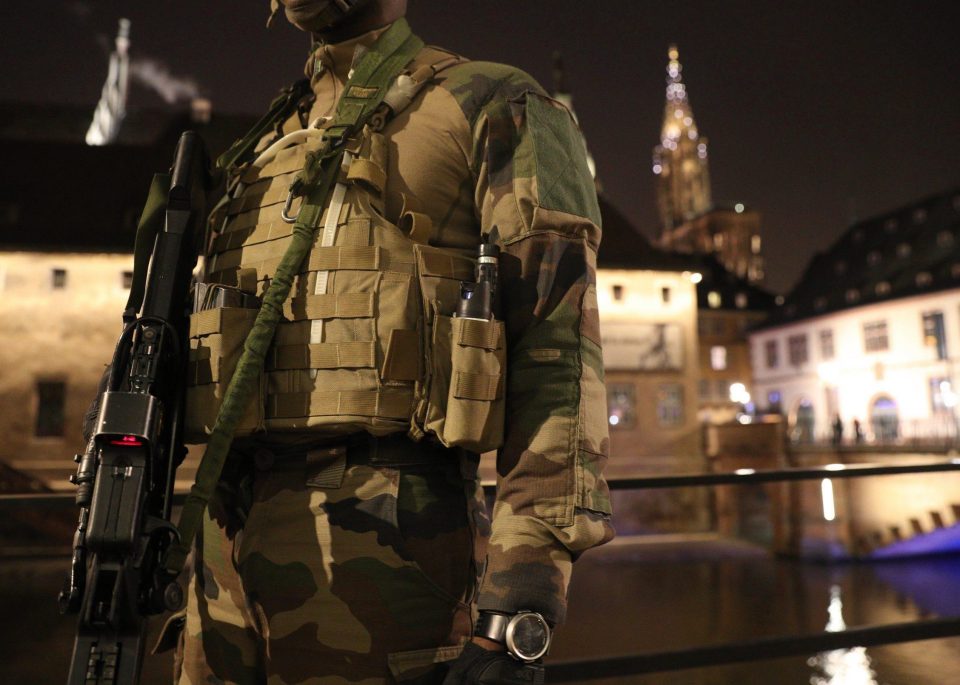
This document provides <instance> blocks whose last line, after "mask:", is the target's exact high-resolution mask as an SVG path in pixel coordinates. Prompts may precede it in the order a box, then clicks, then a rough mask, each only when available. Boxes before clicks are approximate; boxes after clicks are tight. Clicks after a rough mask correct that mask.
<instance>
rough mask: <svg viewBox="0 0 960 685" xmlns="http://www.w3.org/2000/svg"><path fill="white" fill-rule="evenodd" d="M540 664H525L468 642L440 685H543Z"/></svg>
mask: <svg viewBox="0 0 960 685" xmlns="http://www.w3.org/2000/svg"><path fill="white" fill-rule="evenodd" d="M542 684H543V664H541V663H540V662H534V663H532V664H526V663H523V662H522V661H518V660H517V659H514V658H513V657H512V656H510V655H509V654H507V653H506V652H502V651H493V650H488V649H484V648H483V647H481V646H480V645H478V644H476V643H473V642H468V643H467V644H466V646H465V647H464V648H463V652H461V654H460V657H459V658H458V659H457V660H456V661H454V662H453V663H452V664H451V665H450V671H449V672H448V673H447V677H446V678H444V680H443V685H542Z"/></svg>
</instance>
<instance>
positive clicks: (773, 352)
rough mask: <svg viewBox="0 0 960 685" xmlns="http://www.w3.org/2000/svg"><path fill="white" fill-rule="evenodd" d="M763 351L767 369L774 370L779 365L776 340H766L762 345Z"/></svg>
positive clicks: (778, 351) (778, 347)
mask: <svg viewBox="0 0 960 685" xmlns="http://www.w3.org/2000/svg"><path fill="white" fill-rule="evenodd" d="M763 349H764V351H765V352H766V357H767V368H768V369H775V368H777V366H779V364H780V346H779V345H777V341H776V340H768V341H767V342H765V343H764V345H763Z"/></svg>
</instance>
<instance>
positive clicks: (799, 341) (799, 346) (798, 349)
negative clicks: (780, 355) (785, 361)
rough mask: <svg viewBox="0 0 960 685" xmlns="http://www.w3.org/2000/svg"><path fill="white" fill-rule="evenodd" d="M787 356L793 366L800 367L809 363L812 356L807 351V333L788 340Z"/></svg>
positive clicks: (793, 336) (792, 336)
mask: <svg viewBox="0 0 960 685" xmlns="http://www.w3.org/2000/svg"><path fill="white" fill-rule="evenodd" d="M787 355H788V357H789V359H790V365H791V366H800V365H801V364H805V363H806V362H807V360H808V359H809V358H810V354H809V352H808V350H807V335H806V334H805V333H802V334H800V335H791V336H790V337H789V338H787Z"/></svg>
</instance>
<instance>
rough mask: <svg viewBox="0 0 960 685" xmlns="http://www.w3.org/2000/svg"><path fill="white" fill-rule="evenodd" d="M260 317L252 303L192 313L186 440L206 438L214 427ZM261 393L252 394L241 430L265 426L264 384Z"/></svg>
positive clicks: (199, 441)
mask: <svg viewBox="0 0 960 685" xmlns="http://www.w3.org/2000/svg"><path fill="white" fill-rule="evenodd" d="M256 318H257V309H254V308H250V307H217V308H215V309H204V310H201V311H199V312H195V313H194V314H191V315H190V357H189V362H188V369H187V410H186V412H185V415H186V416H185V421H184V437H185V440H186V442H188V443H191V444H196V443H203V442H206V440H207V436H209V435H210V432H211V431H212V430H213V424H214V421H216V418H217V412H218V411H219V410H220V403H221V402H222V401H223V395H224V393H225V392H226V389H227V386H228V385H229V383H230V378H231V377H232V376H233V372H234V370H235V369H236V367H237V362H238V361H239V360H240V355H241V353H242V352H243V343H244V341H245V340H246V339H247V335H248V334H249V333H250V329H251V328H253V322H254V320H255V319H256ZM261 385H262V384H261ZM258 395H259V396H255V397H252V398H251V400H250V405H249V406H248V407H247V410H246V412H245V414H244V416H243V418H242V419H241V421H240V425H239V427H238V429H239V430H241V431H244V432H252V431H254V430H256V429H258V428H259V427H262V425H263V388H262V387H261V389H260V393H259V394H258Z"/></svg>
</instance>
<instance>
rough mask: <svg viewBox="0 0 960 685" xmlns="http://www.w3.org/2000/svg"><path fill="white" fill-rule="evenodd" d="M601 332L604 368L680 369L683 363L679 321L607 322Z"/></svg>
mask: <svg viewBox="0 0 960 685" xmlns="http://www.w3.org/2000/svg"><path fill="white" fill-rule="evenodd" d="M600 334H601V338H602V343H603V365H604V368H607V369H626V370H639V371H679V370H680V369H681V367H682V366H683V331H682V330H681V329H680V325H679V324H675V323H628V322H617V321H605V322H601V324H600Z"/></svg>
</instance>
